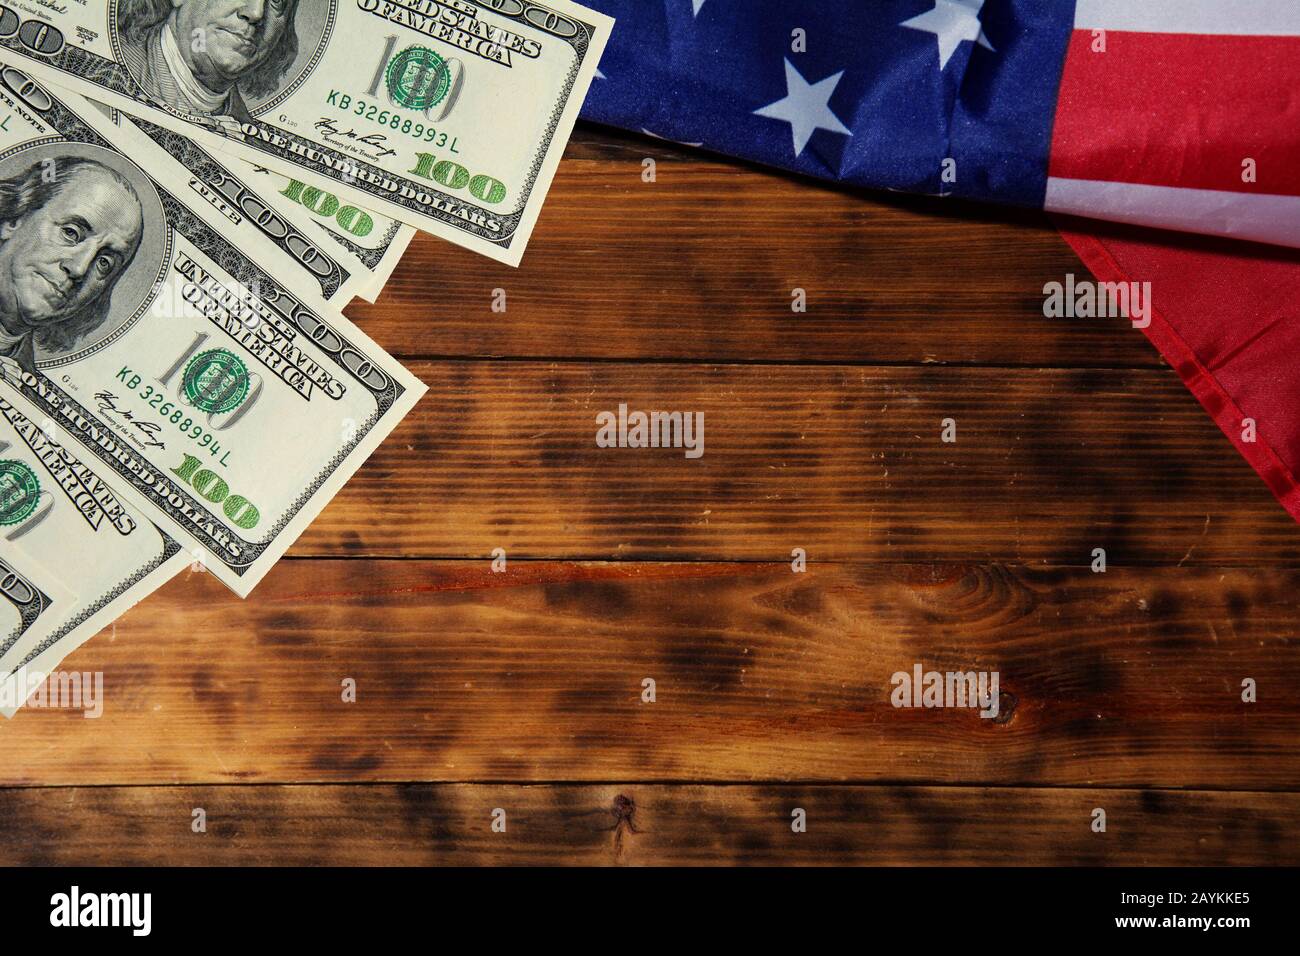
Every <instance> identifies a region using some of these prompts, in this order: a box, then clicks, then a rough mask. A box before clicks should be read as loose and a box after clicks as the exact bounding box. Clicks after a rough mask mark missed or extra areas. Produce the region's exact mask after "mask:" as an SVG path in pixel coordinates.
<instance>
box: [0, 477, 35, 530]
mask: <svg viewBox="0 0 1300 956" xmlns="http://www.w3.org/2000/svg"><path fill="white" fill-rule="evenodd" d="M40 500H41V483H40V482H39V481H37V480H36V473H35V472H34V471H32V470H31V469H30V468H28V467H27V466H26V465H24V464H23V463H22V462H21V461H0V525H11V524H18V523H19V522H22V521H26V520H27V519H28V518H29V517H31V514H32V512H33V511H35V510H36V505H37V504H39V503H40Z"/></svg>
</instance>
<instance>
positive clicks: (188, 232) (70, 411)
mask: <svg viewBox="0 0 1300 956" xmlns="http://www.w3.org/2000/svg"><path fill="white" fill-rule="evenodd" d="M50 100H51V105H50V107H49V109H46V110H44V111H41V113H40V115H41V117H42V120H43V122H44V123H45V124H46V125H47V126H48V127H49V128H51V129H53V130H57V131H58V132H59V134H60V135H61V137H62V139H63V140H64V141H70V142H77V143H85V144H89V145H94V146H100V147H102V148H105V149H109V150H112V151H113V152H115V153H118V155H124V154H122V153H121V151H120V150H117V149H116V148H115V147H114V146H113V145H112V144H111V143H109V142H108V141H106V140H105V139H104V138H103V137H102V136H101V135H100V134H99V133H98V132H97V131H96V130H95V129H93V128H92V127H90V126H87V125H86V124H85V123H84V122H82V121H81V119H80V118H79V117H78V116H77V114H75V113H74V112H72V111H71V110H70V109H68V108H67V107H66V106H65V105H64V104H63V103H62V102H61V101H59V100H57V99H55V98H54V97H53V96H51V97H50ZM42 141H44V142H50V141H54V142H58V141H59V140H58V139H57V138H51V137H42ZM126 158H127V159H128V160H130V157H129V156H128V157H126ZM137 168H138V167H137ZM141 172H142V174H143V175H144V176H146V177H147V178H148V179H149V181H150V183H151V184H152V185H153V187H154V188H155V189H156V190H157V192H158V195H159V197H160V199H161V200H162V203H163V208H164V213H165V216H166V220H167V223H168V225H169V227H170V229H171V230H172V231H174V232H175V233H178V234H180V235H181V236H183V237H184V238H185V239H187V240H188V241H189V242H190V243H191V244H192V245H193V246H194V247H195V248H196V249H198V250H200V251H202V253H203V254H204V255H205V256H206V257H207V258H208V259H209V260H211V261H212V262H213V263H214V264H215V265H216V266H217V267H218V268H220V269H221V270H222V271H224V272H225V273H226V274H227V275H229V276H231V277H232V278H233V279H234V280H235V281H236V282H237V283H239V284H240V285H242V286H244V287H245V288H253V289H261V290H265V292H266V293H267V294H266V295H264V296H263V300H264V301H267V300H268V299H271V300H274V299H276V298H279V297H283V298H284V299H285V300H287V301H288V302H289V303H291V304H292V305H293V306H294V308H293V310H292V316H293V317H292V318H287V319H286V321H289V322H291V323H292V324H293V325H294V327H295V328H296V329H297V330H298V331H299V332H301V333H302V334H303V336H304V337H305V338H306V339H307V340H308V341H314V340H315V337H314V336H313V335H312V333H311V332H310V331H308V330H307V329H305V328H303V327H302V326H301V325H299V324H298V322H297V319H298V318H299V317H307V318H310V319H311V321H312V322H314V323H316V324H317V325H318V327H321V328H324V329H326V330H328V332H329V334H330V335H331V336H333V338H334V339H335V340H337V341H338V342H339V343H340V346H339V354H342V353H343V352H344V351H345V350H347V349H350V350H351V351H352V352H354V353H355V354H357V355H358V356H361V357H363V358H364V356H365V352H364V351H363V350H362V349H361V348H359V347H357V346H356V345H353V344H352V342H351V341H350V340H349V339H348V338H346V337H345V336H344V335H343V334H342V333H341V332H339V331H338V330H337V329H336V328H335V327H334V326H333V325H332V324H331V323H330V322H328V321H327V320H326V319H325V318H324V317H323V316H321V315H319V314H317V313H316V311H315V310H314V309H312V308H311V307H310V306H308V305H306V304H305V303H303V302H302V301H301V299H299V298H298V296H297V295H295V294H294V293H293V292H292V291H291V290H289V289H286V288H284V286H283V285H282V284H281V283H279V282H277V281H276V280H275V279H274V278H273V277H272V276H270V275H269V274H268V273H267V272H265V271H264V270H263V269H262V268H261V267H260V266H258V265H257V264H256V263H254V262H252V261H251V260H249V259H248V258H247V257H245V256H244V255H243V254H242V253H240V252H239V251H238V250H237V249H235V248H234V247H233V246H232V245H231V244H230V243H229V241H228V240H226V238H225V237H224V236H221V235H220V234H218V233H217V232H215V231H214V230H212V229H211V228H209V227H208V226H207V224H206V223H204V222H203V221H202V220H200V219H199V218H198V217H197V216H195V215H194V214H193V213H192V212H191V211H190V209H189V208H188V207H187V206H186V205H185V203H183V202H181V201H180V200H179V199H177V198H176V197H175V196H173V195H172V194H171V193H170V192H169V191H168V190H166V189H165V188H163V187H162V185H161V184H160V183H158V181H157V180H155V179H154V178H153V177H152V176H150V175H149V173H148V172H147V171H145V170H143V169H141ZM169 241H170V237H169ZM176 255H177V251H176V249H175V248H174V247H173V248H172V250H171V253H170V255H169V258H168V260H167V261H166V267H167V268H168V269H170V268H171V267H172V265H173V263H174V262H175V260H176ZM320 352H321V353H322V355H323V356H326V359H325V360H326V361H327V362H329V363H330V364H331V365H332V366H335V367H337V368H338V369H339V370H340V371H341V372H342V373H345V374H346V375H347V377H348V380H349V381H353V382H355V383H356V384H357V385H358V386H359V387H360V388H362V389H363V390H364V391H365V393H366V394H368V395H369V396H370V397H371V399H372V400H373V401H374V403H375V409H374V411H373V412H372V413H371V414H370V415H369V417H367V418H366V420H365V421H364V422H363V423H360V424H358V426H357V428H356V430H355V433H354V434H353V435H352V436H351V440H350V441H348V442H346V443H345V444H343V445H342V446H341V448H340V450H339V451H338V453H337V454H336V455H335V456H334V457H333V458H332V459H331V460H330V462H329V464H328V466H327V467H326V468H325V469H323V470H322V471H321V472H320V473H319V474H318V475H317V477H316V479H315V480H314V481H313V482H311V483H310V484H309V485H308V486H307V487H306V488H305V489H304V491H303V492H302V494H301V495H300V496H299V497H298V498H297V499H295V501H294V502H293V503H292V504H291V505H290V506H288V507H287V508H286V510H285V512H284V514H283V515H282V516H281V517H280V519H279V520H278V521H277V522H276V524H275V525H274V526H273V527H271V528H270V529H268V531H267V535H266V538H265V539H264V540H261V541H248V540H246V539H244V538H241V537H239V536H238V535H235V534H234V532H233V530H232V529H230V528H226V529H225V530H226V531H227V532H228V533H229V534H230V537H231V539H232V540H236V541H237V542H238V544H239V545H240V546H241V547H242V548H243V554H242V556H241V558H240V559H239V560H238V561H236V560H235V559H234V558H233V556H232V555H230V554H229V552H228V551H227V550H226V548H225V547H224V546H223V545H222V543H221V542H220V541H218V540H216V538H215V537H214V536H213V535H212V534H210V533H208V532H206V531H205V530H204V529H203V527H202V525H201V523H200V521H199V520H198V518H197V517H196V516H206V515H211V511H210V509H209V508H208V506H207V505H206V504H204V503H203V502H201V501H199V500H198V499H196V498H194V497H192V496H191V495H188V494H186V493H185V492H184V491H183V490H181V488H180V486H179V485H178V483H177V482H174V481H172V480H171V479H169V478H167V477H166V476H165V475H162V474H155V475H154V477H155V481H154V482H153V483H146V482H143V481H141V480H140V478H139V477H138V476H137V475H135V474H134V473H132V471H131V470H130V469H129V468H127V467H126V466H125V465H124V464H123V463H121V462H119V461H117V460H116V458H115V457H114V456H113V455H111V454H110V453H109V452H108V451H107V450H106V449H104V448H103V447H102V446H101V445H100V444H99V442H98V440H97V439H96V435H97V434H98V435H100V436H101V437H103V436H107V437H109V438H111V439H112V441H113V442H114V443H115V444H117V445H119V447H122V448H124V449H129V450H130V454H131V457H133V458H135V459H137V460H139V461H140V462H141V464H142V465H144V466H146V468H147V470H149V471H150V472H154V471H155V469H153V468H152V467H151V466H149V464H148V461H147V459H145V458H144V457H143V456H142V455H140V454H139V453H138V452H137V451H136V450H135V449H134V448H131V446H130V443H129V442H125V441H124V440H123V439H122V438H121V436H120V435H117V434H116V432H114V430H113V429H111V428H110V427H107V426H103V427H101V423H100V421H99V419H98V418H97V417H96V416H95V415H94V414H92V413H91V412H89V411H88V410H87V409H86V408H85V407H83V406H82V405H81V404H80V403H79V402H76V401H74V400H73V399H72V398H71V397H70V396H69V395H68V394H67V393H66V392H64V391H63V389H61V388H59V386H58V385H57V384H56V383H55V382H54V380H53V379H51V378H50V377H49V376H48V375H46V374H44V371H45V370H46V369H47V368H54V367H61V366H63V365H66V364H68V363H67V362H66V361H56V362H52V363H39V365H38V368H37V372H38V373H39V376H38V375H33V374H31V373H30V372H27V371H26V370H24V371H22V372H21V373H20V376H19V385H18V390H19V392H20V393H21V394H22V395H23V396H24V397H26V398H27V400H28V401H30V402H32V403H34V404H35V405H36V406H37V407H38V408H40V409H42V410H44V411H45V412H46V413H47V414H49V415H50V416H51V418H53V419H55V420H56V421H58V420H62V421H65V422H67V423H68V424H69V426H71V427H70V428H69V431H70V432H72V434H74V435H76V436H77V440H78V442H79V443H80V444H81V445H82V446H83V447H85V448H86V449H88V450H89V451H90V452H91V453H92V454H93V455H95V457H96V458H98V459H99V460H100V461H102V462H103V463H104V465H106V466H107V467H108V468H109V469H110V470H111V471H112V472H113V473H114V474H116V475H118V476H119V477H120V478H121V479H122V480H123V481H125V482H126V483H127V484H129V485H130V486H131V487H133V488H134V489H135V490H136V492H137V493H138V494H141V495H142V496H143V497H144V498H145V499H146V500H148V501H150V502H152V503H153V505H154V506H155V507H157V508H159V510H161V511H163V512H164V513H165V514H167V515H168V517H169V518H170V519H171V520H172V521H174V522H176V524H177V525H178V526H179V527H182V528H184V529H185V530H186V533H187V534H189V535H190V536H191V537H193V538H194V539H195V540H196V541H198V542H200V543H201V544H202V545H203V546H204V547H205V548H207V549H208V550H209V551H211V552H212V553H213V554H214V555H217V556H219V559H220V560H221V562H222V563H223V564H224V565H225V566H226V567H227V568H229V569H230V570H231V571H232V572H233V573H235V574H237V575H243V574H246V573H247V572H248V571H249V570H250V569H251V568H252V566H253V565H254V564H255V563H256V561H257V559H258V557H260V555H261V554H263V553H264V552H265V551H267V550H268V549H269V548H270V547H271V545H272V544H273V543H274V542H275V539H276V538H277V537H278V536H279V534H280V533H281V532H282V531H283V530H284V529H285V528H286V527H287V526H288V525H289V524H290V523H291V522H292V521H293V519H294V518H295V517H296V515H297V514H298V512H300V511H301V510H302V509H303V508H304V507H305V506H306V504H307V503H308V502H309V501H310V500H311V498H312V497H313V496H314V495H315V493H316V492H317V491H318V490H319V489H320V488H321V486H322V485H324V484H325V482H326V481H327V480H328V479H329V477H330V475H332V474H333V473H334V471H336V470H337V469H338V467H339V465H340V464H341V463H342V462H343V461H345V460H346V459H347V458H348V456H349V455H350V454H351V453H352V452H353V450H354V449H355V448H357V447H358V446H359V445H360V444H361V443H362V441H363V440H364V439H365V437H366V435H367V434H368V432H369V431H370V430H371V429H372V428H373V427H374V426H375V425H376V424H378V422H380V421H381V420H382V419H383V417H384V414H385V413H386V412H387V410H388V409H389V408H391V407H392V406H393V405H394V404H396V402H397V401H398V399H399V398H400V397H401V396H402V395H403V394H405V391H406V388H405V386H404V385H402V384H401V383H400V382H398V381H396V380H395V379H393V378H392V377H390V376H388V375H383V373H382V371H380V369H379V366H378V365H377V364H373V363H369V362H368V361H367V362H366V363H365V364H367V365H370V366H371V367H373V368H374V370H375V371H376V372H379V374H381V375H383V378H384V380H385V384H384V386H383V387H382V388H377V387H375V386H373V385H371V384H370V383H368V382H366V381H365V380H364V379H362V378H361V377H360V376H358V375H357V374H356V372H354V371H353V370H352V369H351V368H348V366H347V365H346V364H344V363H343V362H340V361H336V360H334V359H333V358H332V357H329V356H330V353H329V350H327V349H325V348H323V347H322V348H320ZM51 398H53V399H54V401H53V402H51V401H50V399H51ZM73 416H75V417H76V418H79V419H81V421H83V422H85V423H86V425H87V426H88V428H82V427H80V426H78V425H77V423H76V421H75V420H74V419H73ZM162 483H165V484H166V486H167V494H166V495H165V496H159V495H157V494H155V493H152V491H151V489H152V487H153V485H154V484H162ZM173 499H175V500H179V501H180V502H181V505H180V506H178V505H176V504H173ZM213 521H214V523H217V524H221V522H219V521H217V520H216V519H215V518H214V519H213ZM223 527H224V525H223Z"/></svg>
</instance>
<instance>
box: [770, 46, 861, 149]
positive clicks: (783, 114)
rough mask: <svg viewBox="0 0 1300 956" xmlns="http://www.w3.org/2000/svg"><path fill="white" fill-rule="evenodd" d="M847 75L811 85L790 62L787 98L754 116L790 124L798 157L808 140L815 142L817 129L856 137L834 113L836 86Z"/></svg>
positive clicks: (771, 104) (836, 76)
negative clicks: (813, 136)
mask: <svg viewBox="0 0 1300 956" xmlns="http://www.w3.org/2000/svg"><path fill="white" fill-rule="evenodd" d="M843 75H844V71H843V70H840V72H838V73H836V74H835V75H834V76H828V77H826V79H824V80H818V81H817V82H816V83H809V82H808V81H807V80H805V79H804V78H803V76H802V75H800V73H799V71H798V70H796V69H795V68H794V64H793V63H791V62H790V61H789V60H786V61H785V89H786V95H785V98H784V99H780V100H777V101H776V102H775V103H769V104H768V105H767V106H764V107H762V108H761V109H756V110H754V115H756V116H766V117H768V118H769V119H778V120H783V121H784V122H786V123H789V124H790V132H791V134H792V135H793V136H794V154H795V155H796V156H801V155H803V151H804V147H805V146H807V145H808V140H810V139H812V134H813V132H814V131H815V130H819V129H825V130H830V131H831V132H832V133H844V134H845V135H846V136H852V135H853V130H851V129H849V128H848V127H847V126H845V125H844V124H843V123H841V122H840V118H839V117H838V116H836V115H835V114H834V113H832V112H831V105H830V103H831V96H833V95H834V93H835V87H836V86H838V85H839V82H840V77H842V76H843Z"/></svg>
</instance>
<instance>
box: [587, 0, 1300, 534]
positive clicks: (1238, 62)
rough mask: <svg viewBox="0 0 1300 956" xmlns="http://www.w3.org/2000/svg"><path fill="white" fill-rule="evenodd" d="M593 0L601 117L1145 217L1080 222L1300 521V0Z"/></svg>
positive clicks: (1075, 240) (729, 150)
mask: <svg viewBox="0 0 1300 956" xmlns="http://www.w3.org/2000/svg"><path fill="white" fill-rule="evenodd" d="M584 2H586V3H588V4H590V5H592V6H595V7H598V8H599V9H601V10H603V11H604V12H605V13H608V14H611V15H613V16H614V17H616V18H617V21H618V23H617V25H616V26H615V29H614V33H613V36H612V39H611V40H610V44H609V46H608V47H607V49H606V51H605V54H604V57H603V59H602V61H601V69H600V73H599V74H598V76H597V79H596V81H595V82H594V83H593V85H592V89H591V93H590V94H589V96H588V99H587V102H586V105H585V108H584V110H583V116H584V117H585V118H587V119H590V120H594V121H597V122H602V123H607V124H611V125H614V126H620V127H623V128H625V129H631V130H639V131H641V132H643V133H647V134H650V135H654V136H659V137H662V138H665V139H671V140H675V141H677V142H679V143H684V144H688V145H691V146H700V147H703V148H706V149H709V150H714V151H717V152H720V153H725V154H728V155H732V156H738V157H743V158H746V159H750V160H754V161H757V162H760V163H766V164H770V165H774V166H780V167H782V168H785V169H789V170H793V171H795V172H798V173H803V174H806V175H810V176H816V177H821V178H824V179H831V180H837V181H840V182H844V183H850V184H853V185H858V186H866V187H872V188H877V189H893V190H906V191H910V192H917V193H927V194H931V195H951V196H960V197H963V198H966V199H972V200H981V201H988V202H1001V203H1011V204H1016V205H1020V206H1029V207H1039V208H1043V209H1046V210H1048V211H1050V212H1056V213H1066V214H1071V215H1075V216H1087V217H1092V218H1095V219H1107V220H1114V221H1118V222H1121V223H1126V224H1130V225H1129V226H1125V227H1113V226H1112V227H1107V230H1108V231H1107V232H1104V233H1100V234H1088V233H1086V232H1081V231H1079V230H1078V229H1077V228H1073V227H1072V228H1071V229H1070V231H1068V232H1066V238H1067V239H1068V240H1069V241H1070V243H1071V244H1072V245H1073V246H1074V248H1075V250H1076V251H1077V252H1078V253H1079V255H1080V256H1081V258H1082V259H1083V260H1084V262H1085V263H1086V264H1087V265H1088V266H1089V268H1090V269H1092V271H1093V272H1094V274H1095V275H1096V276H1097V278H1098V279H1100V280H1103V281H1107V282H1133V281H1142V282H1150V283H1151V285H1152V289H1153V292H1152V301H1151V307H1152V312H1153V316H1152V319H1153V321H1152V322H1151V324H1150V326H1149V327H1148V328H1145V329H1144V330H1143V332H1144V334H1146V335H1147V336H1148V338H1150V339H1151V340H1152V342H1154V343H1155V345H1156V346H1157V347H1158V348H1159V349H1160V351H1161V352H1162V353H1163V354H1164V356H1165V358H1166V359H1167V360H1168V361H1169V364H1170V365H1171V366H1173V368H1174V369H1175V370H1176V371H1177V373H1178V374H1179V375H1180V376H1181V377H1182V379H1183V381H1184V382H1185V383H1186V384H1187V386H1188V387H1189V388H1190V389H1191V390H1192V392H1193V394H1195V395H1196V397H1197V399H1198V400H1199V401H1200V402H1201V403H1202V405H1204V407H1205V409H1206V410H1207V411H1208V412H1209V413H1210V414H1211V415H1212V416H1213V417H1214V419H1215V421H1216V422H1217V423H1218V424H1219V426H1220V428H1222V430H1223V431H1224V433H1225V434H1226V435H1227V436H1228V438H1229V439H1230V440H1231V441H1232V443H1233V444H1234V445H1235V446H1236V447H1237V449H1238V451H1240V452H1241V454H1242V455H1243V456H1244V457H1245V458H1246V459H1247V460H1248V461H1249V462H1250V463H1251V465H1253V466H1254V468H1255V469H1256V470H1257V471H1258V472H1259V473H1260V475H1261V476H1262V477H1263V478H1264V480H1265V481H1266V482H1267V484H1268V486H1269V488H1270V489H1271V490H1272V491H1273V493H1274V494H1275V495H1276V496H1277V498H1278V500H1279V501H1281V502H1282V504H1283V505H1284V506H1285V507H1286V508H1287V510H1288V511H1289V512H1290V513H1291V515H1292V516H1293V517H1295V519H1296V520H1297V521H1300V361H1298V360H1297V358H1296V356H1297V355H1300V253H1298V252H1296V251H1295V247H1300V0H808V2H792V0H584ZM1132 224H1136V225H1139V226H1155V227H1161V228H1163V229H1166V230H1169V229H1172V230H1178V231H1180V232H1183V233H1203V234H1209V235H1211V236H1220V237H1232V239H1231V240H1210V241H1209V243H1208V244H1207V241H1206V240H1205V239H1204V237H1193V236H1190V235H1184V236H1182V237H1181V238H1180V237H1178V236H1176V235H1174V234H1173V233H1169V232H1157V231H1154V230H1151V231H1145V230H1140V231H1129V232H1124V231H1121V232H1120V233H1115V232H1114V230H1115V229H1116V228H1119V229H1121V230H1132ZM1241 239H1245V240H1252V243H1243V242H1237V241H1235V240H1241ZM1216 243H1217V244H1216ZM1253 243H1274V244H1276V245H1272V246H1268V247H1265V246H1262V245H1254V244H1253ZM1283 246H1285V247H1292V248H1281V247H1283ZM1057 278H1059V277H1057Z"/></svg>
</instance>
